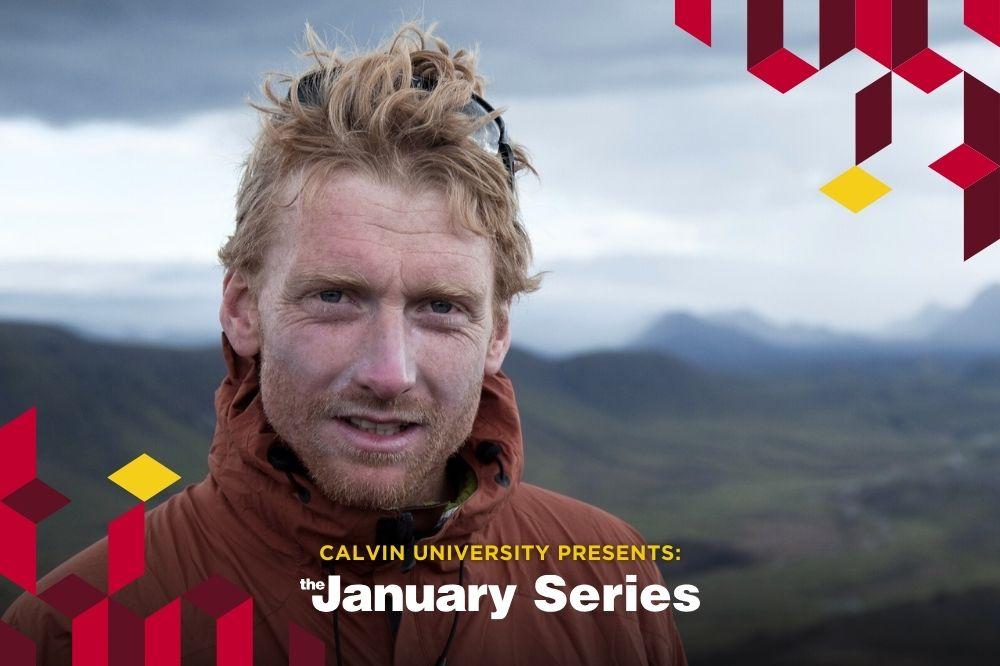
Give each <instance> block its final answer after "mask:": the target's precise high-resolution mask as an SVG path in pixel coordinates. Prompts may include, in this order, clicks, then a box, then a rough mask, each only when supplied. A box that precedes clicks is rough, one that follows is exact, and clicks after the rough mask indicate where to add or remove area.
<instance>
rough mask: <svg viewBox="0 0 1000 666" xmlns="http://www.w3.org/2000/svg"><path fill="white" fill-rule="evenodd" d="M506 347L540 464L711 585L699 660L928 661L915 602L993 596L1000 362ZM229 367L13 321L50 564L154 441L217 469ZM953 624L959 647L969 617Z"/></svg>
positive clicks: (11, 371)
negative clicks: (62, 505) (788, 361)
mask: <svg viewBox="0 0 1000 666" xmlns="http://www.w3.org/2000/svg"><path fill="white" fill-rule="evenodd" d="M504 367H505V370H506V371H507V372H508V374H510V375H511V377H512V378H513V380H514V382H515V386H516V388H517V392H518V399H519V405H520V409H521V415H522V420H523V426H524V431H525V442H526V449H527V454H526V455H527V471H526V475H527V478H528V480H529V481H532V482H535V483H539V484H541V485H545V486H548V487H551V488H554V489H556V490H559V491H562V492H565V493H567V494H570V495H573V496H575V497H579V498H581V499H584V500H586V501H589V502H592V503H594V504H597V505H599V506H602V507H604V508H606V509H608V510H610V511H612V512H614V513H616V514H618V515H621V516H623V517H624V518H626V519H627V520H629V521H630V522H632V523H633V524H634V525H636V527H638V528H639V529H640V530H641V531H642V532H643V533H644V534H645V535H646V536H647V538H649V539H650V540H656V541H662V542H671V543H675V544H677V545H680V546H681V547H682V548H683V553H684V556H683V559H682V561H681V562H680V563H679V564H672V565H668V566H666V567H665V568H664V574H665V575H666V576H667V577H668V579H669V580H671V581H673V582H674V583H680V582H691V583H695V584H697V585H698V586H699V587H700V588H701V597H702V600H703V603H702V608H701V610H699V611H698V612H697V613H693V614H690V615H685V616H681V617H679V622H680V624H681V628H682V631H683V632H684V635H685V639H686V642H687V644H688V647H689V650H690V652H691V654H692V657H693V659H692V663H699V661H700V660H701V659H705V660H707V661H706V663H733V662H734V661H736V660H737V659H738V658H739V659H744V658H748V655H751V654H754V655H756V656H757V661H748V662H746V663H754V664H756V663H761V664H763V663H800V664H806V663H809V664H812V663H815V664H820V663H831V664H832V663H837V664H869V663H914V664H916V663H920V664H923V663H931V662H921V661H912V660H911V661H904V660H902V659H903V658H904V657H906V655H907V654H909V653H908V652H907V653H906V654H904V652H905V650H904V649H903V648H902V647H901V643H902V642H905V641H901V640H900V639H899V637H900V636H903V637H905V633H903V634H900V633H899V632H901V631H902V630H903V628H905V627H906V626H908V624H907V623H908V622H909V621H910V620H911V619H912V620H913V622H918V621H923V620H919V618H924V619H926V618H929V617H933V609H934V608H935V605H936V604H940V603H942V602H941V600H942V599H945V600H947V603H948V604H950V605H951V606H949V607H960V608H965V609H966V610H968V611H969V612H974V613H976V614H979V615H981V612H982V611H983V608H988V609H992V611H991V612H994V613H995V612H996V609H997V606H996V604H995V603H994V601H993V600H994V599H997V598H1000V592H994V591H992V588H1000V560H998V559H997V558H996V557H995V555H994V554H995V553H996V552H998V550H1000V533H997V532H996V531H995V530H994V529H992V525H993V524H995V523H997V522H998V520H1000V484H998V483H997V482H996V479H998V478H1000V409H997V406H998V405H1000V361H980V362H969V361H958V360H955V359H949V358H946V357H941V358H935V357H923V358H908V359H906V358H895V359H890V360H885V361H882V362H877V361H869V362H865V363H861V362H855V363H849V362H841V363H831V362H825V363H813V364H806V363H803V364H799V365H796V366H795V367H794V368H789V367H783V369H782V372H781V373H780V375H779V374H777V373H772V374H767V373H762V374H760V375H757V376H754V377H752V378H747V377H744V378H738V379H737V378H733V377H728V376H725V375H722V374H717V373H713V372H707V371H704V370H701V369H699V368H696V367H694V366H691V365H688V364H686V363H683V362H680V361H678V360H675V359H673V358H670V357H667V356H664V355H661V354H657V353H650V352H603V353H595V354H588V355H584V356H577V357H574V358H570V359H564V360H548V359H542V358H539V357H536V356H533V355H530V354H527V353H525V352H521V351H516V350H515V351H513V352H512V353H511V355H510V356H509V357H508V360H507V362H506V363H505V366H504ZM222 371H223V365H222V360H221V356H220V354H219V352H218V350H215V349H210V350H200V351H166V350H160V349H152V348H142V347H126V346H116V345H109V344H102V343H93V342H87V341H84V340H81V339H79V338H76V337H74V336H72V335H70V334H67V333H64V332H61V331H59V330H55V329H51V328H43V327H35V326H16V325H0V419H2V420H7V419H9V418H12V417H13V416H15V415H16V414H18V413H20V411H22V410H23V409H25V408H27V407H28V406H31V405H38V407H39V410H40V415H41V431H40V435H39V436H40V452H41V470H42V476H43V478H45V479H46V480H48V481H49V482H50V483H52V484H53V485H54V486H55V487H56V488H59V489H62V490H64V491H66V492H67V493H68V494H70V495H71V497H72V499H73V500H74V503H73V504H71V505H70V506H69V507H67V508H66V509H64V510H63V511H62V512H60V513H59V514H57V515H56V516H55V517H53V518H52V519H50V520H49V521H46V522H45V523H43V525H44V529H43V534H42V538H43V543H44V544H45V549H46V553H48V554H50V558H49V559H48V560H46V561H44V562H43V569H47V568H48V567H49V566H51V565H52V564H54V563H55V560H56V559H57V557H58V558H61V557H62V556H63V555H65V554H69V553H71V552H73V551H74V550H76V549H78V548H79V547H82V546H84V545H86V544H87V543H90V542H91V541H93V540H94V539H96V538H98V537H99V536H100V535H101V534H102V533H103V530H104V524H105V523H106V521H107V520H108V519H110V518H111V517H113V516H114V515H116V514H117V513H118V512H120V511H121V510H123V509H124V508H125V507H127V506H129V505H130V500H129V499H128V497H127V496H126V495H125V494H124V493H123V492H122V491H120V490H117V489H116V488H115V487H114V486H113V485H112V484H111V483H110V482H108V481H107V480H106V479H105V477H106V476H107V474H108V473H110V472H111V471H113V470H114V469H116V468H117V467H118V466H120V465H121V464H123V463H124V462H126V461H128V460H130V459H131V458H132V457H134V456H135V455H137V454H138V453H139V452H141V451H148V452H149V453H150V454H152V455H153V456H154V457H156V458H158V459H160V460H161V461H163V462H164V463H166V464H168V465H169V466H171V467H172V468H174V469H175V470H177V471H178V472H180V473H181V474H182V475H183V477H184V480H183V482H182V483H190V482H195V481H197V480H199V479H200V478H201V477H202V476H203V474H204V472H205V456H206V454H207V446H208V441H209V438H210V435H211V431H212V426H213V423H214V414H213V408H212V393H213V391H214V389H215V387H216V385H217V383H218V381H219V379H220V378H221V375H222ZM180 485H181V484H178V486H177V487H178V488H179V487H180ZM60 533H61V534H60ZM12 589H13V588H12V586H10V585H8V584H6V583H4V586H3V587H2V594H3V595H4V596H2V597H0V607H2V606H3V605H5V603H6V601H7V600H9V598H10V594H11V592H12ZM963 604H966V605H964V606H963ZM955 612H956V613H961V611H960V610H956V611H955ZM979 615H977V617H978V616H979ZM862 624H863V625H865V626H868V627H879V626H882V625H884V626H885V627H886V631H885V632H882V633H879V632H878V631H874V630H873V631H869V632H861V631H854V630H853V629H852V627H854V626H855V625H862ZM976 626H978V625H976ZM942 627H943V632H941V633H940V636H939V637H940V640H939V641H938V643H937V646H938V648H940V649H947V646H948V645H949V644H951V643H954V641H955V640H958V639H959V638H960V636H961V634H960V633H959V632H958V630H957V629H955V628H954V623H946V624H944V625H942ZM893 632H896V633H895V634H894V633H893ZM949 632H955V633H954V635H952V634H950V633H949ZM894 636H895V639H896V640H895V642H894V640H893V637H894ZM924 640H925V641H931V642H933V640H934V639H933V638H930V637H924ZM813 643H815V645H816V646H821V645H822V646H825V647H824V648H823V649H822V650H819V651H816V652H810V646H811V645H812V644H813ZM975 645H979V643H976V644H975ZM984 645H985V644H984ZM969 649H970V650H971V649H978V648H975V647H970V648H969ZM982 649H986V648H985V647H983V648H982ZM806 654H813V655H814V657H815V659H814V660H813V661H809V660H807V659H806V658H805V657H804V656H803V655H806ZM925 654H926V655H928V656H930V655H940V654H941V652H935V651H934V650H932V649H930V648H928V650H927V651H926V652H925ZM887 655H890V656H891V655H897V656H898V657H899V659H900V661H894V660H893V659H889V658H887ZM973 656H974V655H973ZM876 657H877V658H878V659H876ZM827 658H828V659H827ZM906 658H907V659H909V657H906ZM824 659H826V661H824ZM879 659H881V660H879ZM935 663H944V662H940V661H939V662H935ZM954 663H991V662H990V661H989V660H986V661H983V662H975V661H968V660H966V661H961V662H958V661H956V662H954Z"/></svg>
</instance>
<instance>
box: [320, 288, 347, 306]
mask: <svg viewBox="0 0 1000 666" xmlns="http://www.w3.org/2000/svg"><path fill="white" fill-rule="evenodd" d="M343 296H344V292H342V291H339V290H330V291H321V292H320V293H319V297H320V299H321V300H322V301H323V302H324V303H339V302H340V299H341V298H342V297H343Z"/></svg>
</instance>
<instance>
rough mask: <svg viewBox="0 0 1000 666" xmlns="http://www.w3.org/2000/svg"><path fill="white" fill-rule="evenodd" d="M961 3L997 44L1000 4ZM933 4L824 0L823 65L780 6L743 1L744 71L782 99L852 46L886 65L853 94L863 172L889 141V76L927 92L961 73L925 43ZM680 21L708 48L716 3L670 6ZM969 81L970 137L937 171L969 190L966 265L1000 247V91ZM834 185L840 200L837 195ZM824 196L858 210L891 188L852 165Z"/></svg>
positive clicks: (997, 0)
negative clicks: (798, 42) (795, 46)
mask: <svg viewBox="0 0 1000 666" xmlns="http://www.w3.org/2000/svg"><path fill="white" fill-rule="evenodd" d="M963 2H964V18H963V21H964V23H965V25H966V26H967V27H969V28H970V29H971V30H973V31H975V32H976V33H978V34H979V35H981V36H982V37H984V38H985V39H988V40H989V41H990V42H992V43H993V44H995V45H997V46H1000V0H963ZM927 6H928V5H927V0H819V67H818V68H817V67H814V66H813V65H811V64H809V63H808V62H806V61H805V60H803V59H802V58H800V57H799V56H797V55H795V54H794V53H792V52H791V51H789V50H788V49H786V48H785V46H784V2H783V0H746V7H747V59H746V62H747V65H746V66H747V71H748V72H749V73H750V74H752V75H753V76H755V77H757V78H758V79H760V80H761V81H763V82H764V83H766V84H767V85H769V86H771V87H772V88H774V89H775V90H777V91H778V92H780V93H782V94H784V93H787V92H789V91H790V90H792V89H794V88H796V87H797V86H799V85H800V84H801V83H803V82H804V81H806V80H808V79H809V78H811V77H812V76H813V75H814V74H816V73H817V72H818V71H819V70H822V69H823V68H825V67H827V66H828V65H830V64H831V63H833V62H835V61H836V60H838V59H839V58H841V57H842V56H844V55H846V54H847V53H850V52H851V51H853V50H855V49H856V50H858V51H860V52H861V53H864V54H865V55H867V56H868V57H870V58H871V59H872V60H874V61H875V62H877V63H879V64H881V65H882V66H884V67H885V68H886V70H887V72H886V74H885V75H884V76H880V77H879V78H878V79H876V80H875V81H874V82H872V83H871V84H869V85H868V86H866V87H865V88H864V89H862V90H861V91H859V92H858V93H857V94H856V95H855V167H858V166H859V165H860V164H861V163H862V162H864V161H865V160H867V159H868V158H870V157H872V156H873V155H875V154H877V153H878V152H879V151H881V150H882V149H884V148H886V147H887V146H889V145H890V144H891V143H892V79H893V78H896V77H898V78H899V79H900V80H903V81H906V82H907V83H909V84H911V85H913V86H914V87H916V88H918V89H919V90H922V91H923V92H924V93H931V92H933V91H935V90H937V89H938V88H940V87H941V86H942V85H944V84H945V83H947V82H948V81H950V80H952V79H953V78H955V77H956V76H958V75H959V74H961V73H962V69H961V68H959V67H958V66H957V65H955V64H954V63H952V62H950V61H949V60H948V59H947V58H944V57H943V56H942V55H941V54H939V53H937V52H936V51H934V50H933V49H931V48H930V47H929V45H928V18H927ZM674 17H675V18H674V23H675V24H676V25H677V26H678V27H679V28H681V29H682V30H684V31H685V32H687V33H689V34H691V35H692V36H694V37H695V38H697V39H699V40H701V41H702V42H704V43H705V44H707V45H708V46H711V45H712V2H711V0H674ZM964 82H965V83H964V85H965V98H964V102H963V106H964V113H965V141H964V143H963V144H962V145H961V146H959V147H958V148H955V149H953V150H952V151H950V152H949V153H947V154H946V155H944V156H943V157H942V158H941V159H939V160H937V161H935V162H934V163H933V164H932V165H931V168H932V169H933V170H934V171H936V172H937V173H939V174H941V175H942V176H944V177H945V178H947V179H948V180H950V181H952V182H953V183H955V184H956V185H958V186H959V187H961V188H962V189H963V191H964V197H965V206H964V209H965V210H964V218H965V223H964V257H965V259H966V260H968V259H970V258H972V257H973V256H975V255H976V254H978V253H979V252H981V251H983V250H985V249H986V248H987V247H989V246H991V245H993V244H994V243H996V242H997V241H1000V172H998V171H997V169H996V165H997V164H1000V129H998V128H1000V94H998V93H997V91H995V90H993V89H992V88H990V87H989V86H987V85H985V84H984V83H982V82H981V81H978V80H976V79H975V78H974V77H972V76H970V75H969V74H968V73H965V77H964ZM862 175H863V176H864V177H862ZM845 178H846V181H845V180H843V179H845ZM872 181H874V183H877V184H878V186H881V188H882V189H883V190H884V191H882V192H881V194H879V195H878V196H876V197H874V198H872V199H871V200H869V201H867V203H864V205H861V204H862V202H863V201H865V198H864V197H863V196H861V195H862V193H867V194H869V195H871V194H874V192H876V191H877V190H878V189H879V187H877V186H874V183H873V182H872ZM845 185H846V186H847V187H846V190H845V189H844V186H845ZM831 189H832V190H833V191H834V192H835V193H839V196H835V195H834V194H831V192H830V191H829V190H831ZM822 191H823V192H824V193H826V194H828V195H829V196H830V197H831V198H833V199H834V200H835V201H838V202H839V203H841V204H843V205H845V206H846V207H847V208H849V209H850V210H854V211H855V212H857V211H858V210H861V209H862V208H864V207H865V206H867V205H869V204H870V203H872V201H874V200H875V199H878V198H879V197H881V196H884V195H885V193H886V192H888V191H889V188H888V186H886V185H885V184H884V183H881V182H880V181H878V179H876V178H874V176H871V175H870V174H868V173H867V172H865V171H863V170H861V171H860V172H859V171H855V170H853V169H848V170H847V171H845V172H844V173H843V174H841V175H840V176H838V177H837V178H834V179H833V180H832V181H830V183H828V184H827V185H825V186H824V187H823V188H822ZM847 201H849V202H851V204H850V205H849V204H848V203H845V202H847ZM858 206H860V207H858Z"/></svg>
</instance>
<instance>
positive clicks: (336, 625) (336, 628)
mask: <svg viewBox="0 0 1000 666" xmlns="http://www.w3.org/2000/svg"><path fill="white" fill-rule="evenodd" d="M323 570H324V571H326V572H327V573H328V574H330V575H331V576H336V575H337V563H336V562H334V561H333V560H327V561H324V562H323ZM333 651H334V653H335V654H336V655H337V666H343V664H344V657H343V655H342V653H341V648H340V606H337V607H336V608H334V609H333Z"/></svg>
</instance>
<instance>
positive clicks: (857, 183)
mask: <svg viewBox="0 0 1000 666" xmlns="http://www.w3.org/2000/svg"><path fill="white" fill-rule="evenodd" d="M889 190H890V188H889V186H888V185H886V184H885V183H883V182H882V181H880V180H879V179H878V178H876V177H875V176H873V175H871V174H870V173H868V172H867V171H865V170H864V169H862V168H861V167H859V166H853V167H851V168H850V169H848V170H847V171H845V172H844V173H842V174H840V175H839V176H837V177H836V178H834V179H833V180H831V181H830V182H829V183H827V184H826V185H824V186H823V187H821V188H820V191H821V192H822V193H823V194H825V195H826V196H828V197H830V198H831V199H833V200H834V201H836V202H837V203H839V204H840V205H842V206H843V207H844V208H846V209H847V210H849V211H851V212H852V213H860V212H861V211H862V210H863V209H865V208H867V207H868V206H870V205H871V204H873V203H875V202H876V201H877V200H879V199H881V198H882V197H884V196H885V195H886V194H888V193H889Z"/></svg>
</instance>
